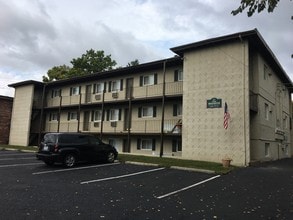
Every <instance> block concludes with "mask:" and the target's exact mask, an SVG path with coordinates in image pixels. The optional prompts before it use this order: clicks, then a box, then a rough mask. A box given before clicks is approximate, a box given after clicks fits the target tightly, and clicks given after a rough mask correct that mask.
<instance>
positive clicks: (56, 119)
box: [49, 112, 58, 121]
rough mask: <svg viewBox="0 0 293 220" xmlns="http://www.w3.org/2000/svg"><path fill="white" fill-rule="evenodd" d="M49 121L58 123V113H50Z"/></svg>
mask: <svg viewBox="0 0 293 220" xmlns="http://www.w3.org/2000/svg"><path fill="white" fill-rule="evenodd" d="M49 121H58V113H55V112H54V113H51V114H50V119H49Z"/></svg>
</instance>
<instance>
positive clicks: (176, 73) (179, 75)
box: [174, 69, 183, 82]
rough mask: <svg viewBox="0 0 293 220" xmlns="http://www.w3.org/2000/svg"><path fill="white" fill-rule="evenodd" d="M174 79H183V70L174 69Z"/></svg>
mask: <svg viewBox="0 0 293 220" xmlns="http://www.w3.org/2000/svg"><path fill="white" fill-rule="evenodd" d="M174 81H175V82H176V81H183V70H181V69H179V70H175V71H174Z"/></svg>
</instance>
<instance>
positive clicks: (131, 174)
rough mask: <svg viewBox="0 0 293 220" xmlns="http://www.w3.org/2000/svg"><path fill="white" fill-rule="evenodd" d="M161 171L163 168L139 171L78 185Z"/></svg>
mask: <svg viewBox="0 0 293 220" xmlns="http://www.w3.org/2000/svg"><path fill="white" fill-rule="evenodd" d="M163 169H165V167H162V168H157V169H152V170H146V171H141V172H137V173H130V174H126V175H121V176H113V177H108V178H103V179H97V180H90V181H84V182H81V183H80V184H88V183H95V182H102V181H107V180H113V179H120V178H125V177H129V176H135V175H140V174H145V173H150V172H155V171H159V170H163Z"/></svg>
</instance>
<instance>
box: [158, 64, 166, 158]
mask: <svg viewBox="0 0 293 220" xmlns="http://www.w3.org/2000/svg"><path fill="white" fill-rule="evenodd" d="M166 62H167V61H166V60H165V61H164V63H163V96H162V119H161V145H160V157H162V156H163V154H164V146H163V145H164V121H165V95H166V94H165V93H166V82H165V79H166Z"/></svg>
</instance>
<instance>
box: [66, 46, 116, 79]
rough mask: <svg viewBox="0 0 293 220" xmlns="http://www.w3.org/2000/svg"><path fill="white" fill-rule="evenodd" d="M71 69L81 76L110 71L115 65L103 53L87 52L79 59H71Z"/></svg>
mask: <svg viewBox="0 0 293 220" xmlns="http://www.w3.org/2000/svg"><path fill="white" fill-rule="evenodd" d="M70 63H71V64H72V65H73V68H74V69H76V70H79V71H80V72H81V73H82V75H84V74H90V73H95V72H101V71H106V70H111V69H112V68H113V67H114V66H115V65H116V64H117V63H116V61H115V60H112V59H111V55H107V56H105V55H104V51H102V50H101V51H94V50H93V49H90V50H87V51H86V54H82V55H81V57H79V58H76V59H72V61H71V62H70Z"/></svg>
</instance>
